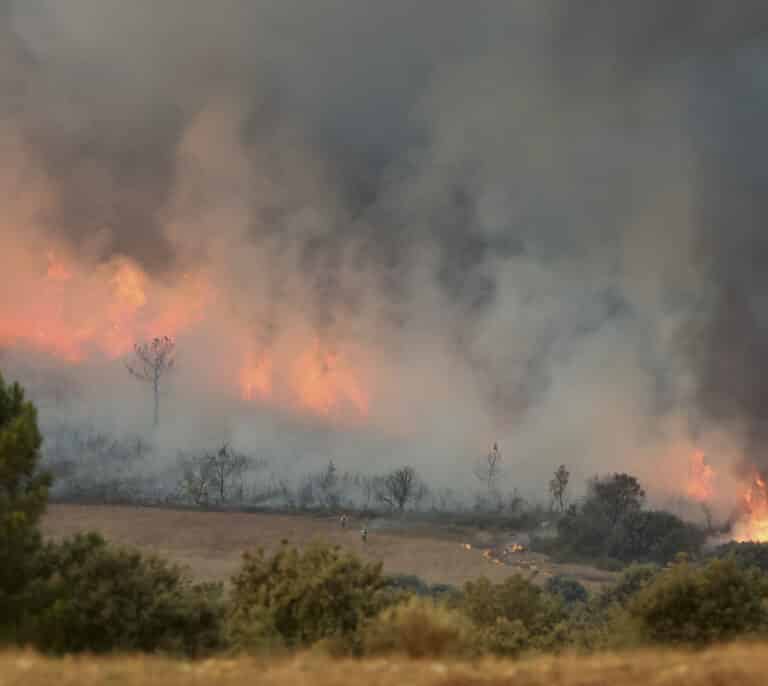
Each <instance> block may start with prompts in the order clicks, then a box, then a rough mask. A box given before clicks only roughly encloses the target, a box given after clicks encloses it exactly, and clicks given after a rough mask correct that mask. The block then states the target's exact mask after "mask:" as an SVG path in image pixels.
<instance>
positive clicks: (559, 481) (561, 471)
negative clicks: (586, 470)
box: [549, 464, 571, 514]
mask: <svg viewBox="0 0 768 686" xmlns="http://www.w3.org/2000/svg"><path fill="white" fill-rule="evenodd" d="M570 478H571V473H570V472H569V471H568V470H567V469H566V468H565V465H564V464H561V465H560V466H559V467H558V468H557V471H556V472H555V475H554V476H553V477H552V479H551V480H550V482H549V493H550V495H551V496H552V501H553V502H554V503H555V504H556V505H557V509H558V510H560V513H561V514H562V513H563V512H565V508H566V507H567V506H568V481H569V480H570Z"/></svg>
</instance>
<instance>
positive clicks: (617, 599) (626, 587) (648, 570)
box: [597, 564, 661, 607]
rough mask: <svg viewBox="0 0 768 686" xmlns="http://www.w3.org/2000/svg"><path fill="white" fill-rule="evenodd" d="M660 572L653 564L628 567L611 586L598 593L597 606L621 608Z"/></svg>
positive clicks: (659, 568)
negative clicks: (616, 606) (618, 606)
mask: <svg viewBox="0 0 768 686" xmlns="http://www.w3.org/2000/svg"><path fill="white" fill-rule="evenodd" d="M660 571H661V567H659V566H657V565H655V564H634V565H629V567H627V568H626V569H625V570H624V571H623V572H622V574H621V576H620V577H619V579H618V581H617V582H616V583H615V584H614V585H613V586H610V587H609V588H607V589H605V590H603V591H602V593H600V595H599V596H598V598H597V602H598V604H599V605H601V606H602V607H607V606H608V605H620V606H622V607H623V606H624V605H626V603H627V602H628V601H629V599H630V598H631V597H632V596H633V595H635V593H637V592H638V591H640V590H641V589H642V588H644V587H645V586H647V585H648V584H649V583H650V582H651V581H653V579H654V578H655V577H656V575H657V574H658V573H659V572H660Z"/></svg>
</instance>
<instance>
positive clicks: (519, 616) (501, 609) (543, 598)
mask: <svg viewBox="0 0 768 686" xmlns="http://www.w3.org/2000/svg"><path fill="white" fill-rule="evenodd" d="M458 607H459V608H460V609H461V610H462V611H463V612H464V613H465V614H466V615H467V617H469V619H470V620H471V621H472V622H473V623H474V624H475V626H476V627H477V629H478V632H479V635H480V636H481V640H482V645H483V648H484V649H486V650H489V651H491V652H494V653H497V654H501V655H515V654H518V653H519V652H521V651H522V650H526V649H545V648H548V647H554V642H556V640H555V636H556V632H555V629H556V627H557V626H558V624H559V623H560V622H562V621H563V620H564V619H565V612H564V611H563V605H562V602H561V600H560V599H559V598H558V597H556V596H553V595H551V594H549V593H546V592H545V591H544V590H542V589H541V588H539V587H538V586H536V585H534V584H532V583H531V582H530V581H528V580H527V579H525V578H523V577H522V576H520V575H519V574H516V575H514V576H510V577H508V578H507V579H506V580H504V581H503V582H502V583H499V584H492V583H491V582H490V581H488V579H485V578H483V579H479V580H477V581H470V582H467V583H466V584H465V585H464V593H463V596H462V598H461V600H460V601H459V605H458Z"/></svg>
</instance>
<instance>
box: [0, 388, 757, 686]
mask: <svg viewBox="0 0 768 686" xmlns="http://www.w3.org/2000/svg"><path fill="white" fill-rule="evenodd" d="M40 445H41V438H40V433H39V430H38V428H37V421H36V414H35V409H34V407H33V406H32V405H31V404H29V403H28V402H26V401H25V399H24V394H23V392H22V390H21V389H20V388H19V387H18V386H16V385H14V386H6V385H5V384H4V382H2V380H1V379H0V551H1V552H2V555H3V557H2V560H3V565H2V566H0V610H1V612H0V640H2V642H3V643H4V644H5V645H7V646H9V647H13V646H29V647H33V648H35V649H36V650H38V651H41V652H45V653H50V654H54V655H59V654H69V653H79V652H86V653H91V654H93V653H113V652H118V653H125V652H142V653H155V654H167V655H182V656H186V657H192V658H198V657H206V656H217V655H218V656H225V655H231V654H234V653H236V654H241V655H242V654H251V655H258V656H262V657H263V656H264V655H271V656H273V657H274V656H282V658H281V659H288V655H289V654H296V653H301V652H306V651H311V652H312V653H325V654H326V655H328V654H330V655H333V656H335V657H341V656H344V657H355V658H362V659H368V660H373V659H377V658H379V657H380V656H390V657H391V656H405V657H408V658H430V659H446V658H449V657H450V658H459V657H461V658H468V659H469V658H472V659H485V658H488V657H491V656H492V657H505V658H520V657H524V656H527V655H529V654H532V653H539V654H541V653H568V652H573V651H595V650H608V649H613V648H617V647H622V648H633V649H636V648H642V647H647V646H678V647H680V646H685V647H697V648H701V647H704V646H708V645H711V644H716V643H723V642H726V641H732V640H736V639H744V638H749V639H759V638H762V637H764V636H765V635H766V632H768V576H766V573H765V560H766V558H767V556H766V554H765V548H764V547H755V546H744V545H735V544H734V545H730V546H725V547H723V548H721V549H719V550H717V551H716V552H715V553H714V554H712V555H710V556H702V555H701V554H700V551H699V549H700V546H701V541H702V540H703V539H702V537H701V535H700V534H701V532H700V531H699V530H698V529H697V528H696V527H692V526H691V525H689V524H686V523H683V522H681V521H680V520H679V519H677V518H676V517H674V516H673V515H670V514H669V513H663V512H654V511H650V510H646V509H644V492H643V489H642V487H641V486H640V484H639V483H638V482H637V480H636V479H634V477H631V476H630V475H626V474H615V475H612V476H610V477H605V478H602V479H595V480H594V481H593V482H592V484H591V486H590V491H589V495H588V497H587V498H586V500H585V501H584V502H582V503H580V504H578V505H571V506H570V507H568V508H566V507H565V502H566V498H565V485H567V472H565V471H563V470H562V469H561V470H558V471H559V476H558V477H557V478H556V479H554V480H553V484H552V489H553V491H554V492H555V494H556V495H557V496H558V498H556V500H557V507H561V506H562V508H563V509H565V512H564V514H563V515H562V518H561V519H560V520H559V524H558V535H557V537H556V538H555V539H554V541H553V542H552V543H551V545H553V546H554V547H555V549H556V550H557V549H559V550H560V551H561V552H562V553H564V554H573V555H587V554H588V555H593V556H608V557H610V558H612V559H620V560H622V561H626V562H630V561H635V562H636V563H635V564H632V565H630V566H628V567H627V568H626V569H625V571H624V572H623V574H622V575H621V577H620V578H619V580H618V582H617V583H616V584H615V585H614V586H613V587H611V588H608V589H605V590H603V591H602V592H601V593H598V594H596V595H589V594H588V593H587V591H586V589H585V588H584V587H583V586H581V585H580V584H579V583H578V582H576V581H575V580H573V579H570V578H568V577H554V578H551V579H549V581H548V582H547V583H546V584H545V585H544V586H543V587H542V586H539V585H536V584H534V583H532V581H530V580H528V579H525V578H523V577H522V576H519V575H512V576H509V577H507V578H506V579H505V580H503V581H502V582H500V583H492V582H491V581H490V580H488V579H485V578H480V579H477V580H474V581H470V582H467V583H466V584H464V586H463V587H462V588H451V587H445V586H431V585H429V584H427V583H425V582H424V581H423V580H421V579H419V578H418V577H408V576H406V577H403V576H400V577H387V576H385V575H384V574H383V573H382V568H381V565H380V564H378V563H377V564H374V563H369V562H365V561H363V560H362V559H360V558H358V557H357V556H355V555H353V554H352V553H350V552H348V551H345V550H343V549H341V548H339V547H334V546H329V545H319V544H318V545H315V546H313V547H310V548H306V549H304V550H298V549H296V548H293V547H290V546H288V545H287V544H286V545H284V546H283V547H282V549H280V550H278V551H277V552H275V553H274V554H271V555H268V554H267V553H265V552H264V551H253V552H247V553H245V555H244V557H243V561H242V565H241V568H240V570H239V571H238V572H237V573H236V574H235V575H234V577H233V578H232V579H231V584H230V585H229V588H228V589H225V588H224V587H222V586H219V585H210V584H203V585H201V584H196V583H194V582H193V581H192V580H191V578H190V577H189V576H188V574H187V573H186V572H185V570H183V569H181V568H179V567H177V566H174V565H171V564H169V563H167V562H166V561H164V560H162V559H160V558H158V557H154V556H147V555H143V554H141V553H139V552H137V551H135V550H131V549H127V548H121V547H116V546H113V545H111V544H109V543H107V542H106V541H104V540H103V539H102V538H100V537H99V536H97V535H95V534H88V535H81V536H76V537H74V538H71V539H66V540H63V541H58V542H55V543H44V542H43V541H42V538H41V536H40V533H39V531H38V521H39V518H40V516H41V514H42V512H43V511H44V508H45V504H46V501H47V495H48V488H49V485H50V477H49V476H48V475H47V474H46V473H45V472H44V471H43V470H42V469H41V468H40ZM494 449H496V447H495V446H494ZM229 454H230V453H228V452H227V451H226V450H222V451H220V452H219V453H217V456H218V458H221V460H225V458H227V459H228V455H229ZM218 458H217V459H218ZM494 460H495V461H494V462H493V466H494V469H496V467H497V466H498V464H497V462H498V461H499V460H500V457H498V456H496V457H494ZM486 465H487V463H486ZM214 472H215V473H216V474H219V476H218V477H216V478H218V479H219V480H218V481H216V479H213V482H215V483H216V484H218V487H217V488H216V492H217V493H218V494H219V497H221V494H222V493H226V492H227V491H228V490H229V489H230V486H228V485H226V484H225V476H226V478H229V476H231V475H232V474H233V473H234V472H225V471H221V470H220V471H218V472H216V470H213V472H212V473H214ZM482 474H484V475H485V479H484V484H485V486H486V488H487V490H488V491H489V492H492V491H493V479H492V478H491V475H490V472H489V471H488V469H486V471H485V472H482ZM222 475H224V476H222ZM337 478H338V475H337V473H336V470H335V467H334V466H333V464H332V463H331V464H329V466H328V469H327V470H325V472H324V476H323V479H322V480H321V481H320V483H321V484H322V488H323V489H324V493H325V496H324V497H325V498H326V499H327V500H328V502H334V500H333V499H334V498H335V495H334V494H335V493H336V491H335V485H336V484H337V483H338V482H337ZM226 483H227V484H228V483H229V482H226ZM223 484H224V485H223ZM382 488H390V489H392V494H391V495H392V498H394V500H393V501H392V502H393V507H394V509H395V510H397V511H401V510H403V509H404V508H405V506H406V504H407V503H408V502H409V499H410V498H418V497H420V496H419V489H420V484H419V481H418V478H417V476H416V475H415V473H412V472H407V473H406V472H404V473H402V474H399V475H398V474H395V475H393V478H392V480H391V481H390V484H389V486H387V485H386V484H385V485H383V486H382ZM395 494H397V495H395ZM406 495H407V497H406ZM638 563H642V564H638ZM662 565H664V566H662ZM25 659H26V658H25ZM29 659H30V660H32V662H31V663H30V664H34V665H36V667H35V668H36V669H37V668H39V669H40V670H41V674H42V673H43V672H44V671H45V670H46V669H48V667H47V665H48V663H45V662H40V661H37V660H36V659H35V658H29ZM318 659H319V658H318ZM388 659H389V658H388ZM115 664H118V663H115ZM122 664H129V663H122ZM156 664H166V667H165V668H169V669H170V667H167V664H169V663H156ZM220 664H221V665H224V664H229V665H233V664H235V663H231V662H230V663H226V662H221V663H220ZM244 664H245V663H244ZM371 664H376V663H371ZM541 664H549V663H541ZM584 664H585V665H588V664H589V663H588V662H585V663H584ZM233 669H237V667H233ZM702 674H703V673H702ZM126 678H128V677H127V676H126ZM526 678H529V683H539V682H537V681H535V678H538V677H535V676H534V672H531V673H530V674H529V676H528V677H526ZM558 678H559V677H558ZM702 678H704V677H702ZM409 680H410V679H409ZM219 682H221V683H225V682H223V681H219V680H217V683H219ZM24 683H34V681H30V680H28V679H25V681H24ZM126 683H128V682H126ZM147 683H149V682H147ZM462 683H463V682H462ZM516 683H526V682H525V681H517V682H516ZM541 683H545V682H541ZM546 683H560V682H557V681H548V682H546ZM562 683H568V682H567V681H563V682H562ZM582 683H589V682H582ZM595 683H597V682H595ZM625 683H627V682H625ZM647 683H653V682H652V681H647ZM668 683H672V682H668ZM687 683H688V684H692V683H695V682H693V681H691V680H690V679H689V680H687ZM701 683H706V682H704V681H702V682H701ZM741 683H748V682H747V681H742V682H741Z"/></svg>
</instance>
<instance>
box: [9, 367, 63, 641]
mask: <svg viewBox="0 0 768 686" xmlns="http://www.w3.org/2000/svg"><path fill="white" fill-rule="evenodd" d="M41 445H42V437H41V435H40V431H39V429H38V426H37V412H36V410H35V408H34V406H33V405H32V403H29V402H27V401H26V400H25V399H24V391H23V390H22V389H21V387H20V386H19V385H18V384H13V385H11V386H6V384H5V382H4V380H3V377H2V375H0V636H1V637H3V638H6V639H13V638H15V637H16V635H17V633H18V631H19V623H20V622H21V618H22V615H23V613H24V608H25V607H26V605H27V603H28V600H29V598H28V593H29V589H28V584H29V582H30V578H31V576H32V574H33V571H32V569H31V567H30V563H31V561H32V560H33V559H34V557H35V553H36V551H37V550H38V549H39V547H40V535H39V533H38V531H37V523H38V520H39V519H40V516H41V515H42V514H43V512H44V511H45V506H46V504H47V502H48V488H49V486H50V483H51V479H50V476H49V475H48V474H47V473H45V472H44V471H42V470H41V469H40V446H41Z"/></svg>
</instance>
